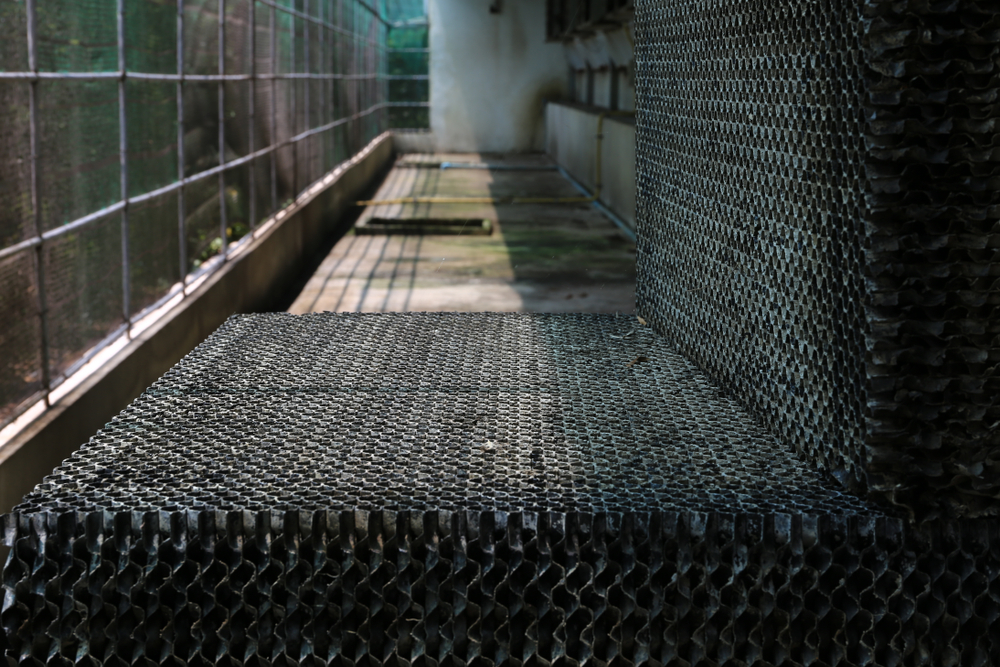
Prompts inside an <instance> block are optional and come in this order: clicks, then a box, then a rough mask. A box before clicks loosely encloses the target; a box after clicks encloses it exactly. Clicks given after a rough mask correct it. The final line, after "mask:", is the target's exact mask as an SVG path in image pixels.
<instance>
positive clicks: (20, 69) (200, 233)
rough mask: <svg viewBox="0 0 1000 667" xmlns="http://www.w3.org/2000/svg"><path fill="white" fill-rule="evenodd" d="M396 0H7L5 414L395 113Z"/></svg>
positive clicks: (1, 98) (3, 85) (1, 93)
mask: <svg viewBox="0 0 1000 667" xmlns="http://www.w3.org/2000/svg"><path fill="white" fill-rule="evenodd" d="M400 6H401V5H400V3H399V2H398V1H397V2H393V0H369V1H365V0H85V1H81V0H8V1H7V2H2V3H0V108H2V109H3V111H4V113H5V121H4V123H2V124H0V318H2V320H3V322H4V325H3V326H2V327H0V358H3V359H4V363H3V364H2V365H0V426H3V425H4V424H6V423H9V422H10V421H11V420H12V419H14V418H15V417H16V416H17V415H18V414H20V413H21V412H22V411H23V410H24V409H25V408H26V407H28V406H30V405H32V404H34V403H35V402H37V401H38V400H40V399H43V398H45V399H46V400H47V396H48V392H50V391H51V390H52V389H54V388H55V387H56V386H57V385H58V384H60V383H61V381H62V380H63V379H65V377H67V376H68V375H69V374H71V373H72V372H73V371H74V370H76V369H77V368H78V367H79V366H80V365H82V364H83V363H85V362H86V360H87V359H89V358H90V357H91V356H92V355H93V354H94V353H95V352H96V351H97V350H99V349H101V348H102V347H103V346H104V345H106V344H107V343H109V342H111V341H113V340H115V339H116V338H117V337H119V336H121V335H128V332H129V329H130V326H131V325H132V324H133V323H134V322H136V321H137V320H138V319H140V318H141V317H143V316H144V315H145V314H146V313H148V312H149V311H150V310H151V309H153V308H155V307H157V306H158V305H159V304H162V303H164V302H166V301H167V300H168V299H170V298H172V297H174V296H175V295H178V294H180V293H182V292H183V290H184V286H185V285H186V284H188V283H190V282H191V281H192V280H193V279H194V278H195V277H197V276H198V275H200V274H203V273H205V272H207V271H212V270H215V269H216V268H217V267H219V266H221V265H222V262H223V260H224V258H225V256H226V255H227V253H228V252H229V251H230V249H231V247H232V245H233V244H235V243H239V242H240V240H241V239H242V238H244V237H245V236H247V235H248V234H250V233H251V232H252V231H253V230H254V229H255V228H256V227H257V226H258V225H259V224H260V223H261V222H262V221H264V220H265V219H266V218H268V217H269V216H271V215H273V214H274V213H275V212H276V211H277V210H279V209H280V208H282V207H284V206H286V205H287V204H288V203H290V202H291V201H292V200H294V198H295V197H296V196H297V195H298V194H299V193H300V192H302V191H303V190H304V189H305V188H306V187H307V186H308V185H309V184H310V183H312V182H314V181H316V180H317V179H318V178H320V177H321V176H322V175H324V174H325V173H327V172H328V171H330V170H331V169H333V168H334V167H335V166H336V165H337V164H339V163H341V162H343V161H344V160H346V159H348V158H350V157H351V156H352V155H354V154H356V153H357V152H358V151H359V150H361V148H363V147H364V146H365V145H366V144H367V143H368V142H369V141H371V140H372V139H373V138H375V137H376V136H378V135H379V134H380V133H381V132H383V131H384V130H385V129H386V128H387V127H389V126H390V125H391V124H393V122H391V118H390V113H391V108H390V107H391V106H392V105H393V104H396V102H393V101H392V98H391V96H390V91H389V86H390V84H391V83H392V82H393V81H395V80H398V79H397V76H402V75H397V76H394V75H390V73H389V61H390V54H389V51H388V49H389V47H388V36H389V34H390V31H392V30H393V29H394V28H393V23H394V21H396V20H397V19H396V18H393V17H392V16H390V13H391V11H393V10H394V9H395V10H396V11H397V14H398V13H399V7H400ZM404 13H405V12H404ZM410 18H412V17H408V16H402V17H401V18H400V19H399V20H401V21H404V22H405V21H406V20H409V19H410ZM424 24H425V26H426V20H425V21H424ZM424 29H425V31H426V28H424ZM401 30H403V31H407V30H409V27H403V28H401ZM422 57H423V59H424V60H425V61H426V53H424V54H422ZM417 81H419V82H420V83H421V84H423V85H424V87H426V72H423V73H418V76H417ZM424 99H426V97H425V98H424ZM402 104H404V105H405V106H407V107H408V106H409V104H408V103H407V102H406V101H404V102H403V103H402Z"/></svg>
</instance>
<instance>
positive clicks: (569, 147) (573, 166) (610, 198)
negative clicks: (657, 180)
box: [545, 103, 635, 228]
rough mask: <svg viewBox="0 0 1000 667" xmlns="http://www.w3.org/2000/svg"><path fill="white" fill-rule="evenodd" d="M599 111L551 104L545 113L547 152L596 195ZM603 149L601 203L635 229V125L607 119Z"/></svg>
mask: <svg viewBox="0 0 1000 667" xmlns="http://www.w3.org/2000/svg"><path fill="white" fill-rule="evenodd" d="M600 111H601V110H600V109H593V108H588V107H582V106H580V105H568V104H556V103H551V104H549V105H548V106H547V107H546V110H545V130H546V141H545V150H546V152H547V153H548V154H549V155H551V156H552V159H554V160H555V161H556V163H557V164H558V165H560V166H561V167H562V168H563V169H565V170H566V171H567V172H569V174H570V175H572V176H573V178H575V179H576V180H578V181H580V183H582V184H583V185H585V186H587V188H588V189H589V190H590V191H591V192H593V190H594V183H595V181H596V175H597V174H596V171H597V170H596V155H597V140H596V139H597V120H598V114H599V113H600ZM603 134H604V140H603V141H602V146H601V179H602V181H603V186H602V188H601V203H603V204H604V205H605V206H607V207H608V208H609V209H611V210H612V211H613V212H614V213H615V215H617V216H618V217H619V218H621V219H622V220H624V221H625V222H626V223H628V224H629V225H631V226H632V227H633V228H635V122H634V120H633V118H631V117H615V116H608V117H606V118H605V119H604V130H603Z"/></svg>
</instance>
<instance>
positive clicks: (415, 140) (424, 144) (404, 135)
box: [392, 130, 437, 155]
mask: <svg viewBox="0 0 1000 667" xmlns="http://www.w3.org/2000/svg"><path fill="white" fill-rule="evenodd" d="M392 144H393V146H394V147H395V149H396V152H397V153H399V154H400V155H403V154H406V153H434V152H435V151H436V150H437V140H436V139H435V138H434V133H433V132H431V131H430V130H395V131H393V133H392Z"/></svg>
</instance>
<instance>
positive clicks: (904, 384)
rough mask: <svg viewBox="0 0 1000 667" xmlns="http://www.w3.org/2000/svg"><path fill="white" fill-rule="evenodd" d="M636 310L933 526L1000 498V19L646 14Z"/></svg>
mask: <svg viewBox="0 0 1000 667" xmlns="http://www.w3.org/2000/svg"><path fill="white" fill-rule="evenodd" d="M636 4H637V9H636V22H635V26H636V33H637V45H636V68H637V69H636V72H637V105H638V116H637V139H636V143H637V146H636V150H637V169H638V203H637V207H638V208H637V210H638V221H639V223H638V274H639V278H638V280H639V282H638V311H639V313H640V314H642V315H643V316H645V317H646V318H647V319H648V320H649V321H650V323H651V325H652V326H654V328H655V329H656V330H657V331H659V332H661V333H663V334H664V335H666V336H667V338H668V339H670V340H671V341H672V342H674V343H675V344H676V345H677V347H678V349H679V350H680V351H681V353H683V354H684V355H686V356H688V357H689V358H691V359H693V360H694V361H695V362H696V363H697V365H698V366H699V367H700V368H702V369H705V370H706V371H707V372H708V373H709V375H710V377H711V378H712V379H713V380H714V381H716V382H718V383H719V385H720V386H721V387H723V389H724V390H725V391H726V392H727V393H728V394H729V395H731V396H733V397H735V398H736V399H737V400H739V401H740V402H741V403H742V404H743V405H745V406H746V407H747V408H748V409H749V410H750V411H751V412H752V413H753V414H754V415H755V416H757V417H758V418H759V419H761V420H762V422H763V423H765V424H766V425H767V426H768V427H769V428H770V429H771V430H772V431H773V432H775V433H776V434H778V435H779V436H780V438H781V439H782V441H784V442H787V443H790V444H792V445H794V446H795V447H796V448H797V449H798V450H799V451H801V452H803V453H804V454H805V455H806V456H807V457H808V458H809V459H810V460H812V461H814V462H815V463H816V464H818V465H820V466H821V467H823V468H824V469H827V470H829V471H831V473H833V474H834V475H836V476H837V477H838V478H839V479H841V480H842V481H843V482H844V483H845V484H850V485H854V486H855V488H858V489H860V490H864V489H868V490H869V491H873V492H875V494H876V495H878V496H880V497H884V498H888V499H890V500H892V501H893V502H895V503H898V504H900V505H903V506H905V507H907V508H909V510H910V511H911V512H912V513H913V515H914V516H915V517H917V518H918V519H920V518H928V517H933V516H937V515H943V516H954V515H965V516H976V515H995V514H996V513H997V509H998V507H1000V501H998V495H1000V401H998V397H1000V373H998V372H997V368H998V364H1000V224H998V220H1000V142H998V127H997V124H996V119H997V116H998V114H1000V106H998V99H997V94H998V90H1000V78H998V75H1000V70H998V65H997V63H998V56H1000V50H998V43H1000V13H998V12H1000V6H998V5H997V4H996V3H992V2H975V1H972V0H951V1H945V2H928V1H927V0H892V1H888V0H886V1H881V0H867V1H849V0H824V1H822V2H817V1H814V0H808V1H807V0H799V1H794V2H788V1H786V0H705V1H700V0H677V1H671V2H656V1H653V0H638V2H637V3H636Z"/></svg>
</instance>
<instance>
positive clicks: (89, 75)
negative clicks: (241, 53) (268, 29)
mask: <svg viewBox="0 0 1000 667" xmlns="http://www.w3.org/2000/svg"><path fill="white" fill-rule="evenodd" d="M429 78H430V77H429V76H428V75H426V74H381V73H379V72H372V73H369V74H313V73H310V72H290V73H288V74H157V73H152V72H129V71H124V72H122V71H113V72H0V80H2V79H11V80H17V81H29V82H30V81H121V80H125V79H135V80H137V81H174V82H180V83H184V82H188V81H196V82H205V81H209V82H218V81H290V80H295V79H316V80H322V81H358V80H372V79H382V80H388V81H427V80H429Z"/></svg>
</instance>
